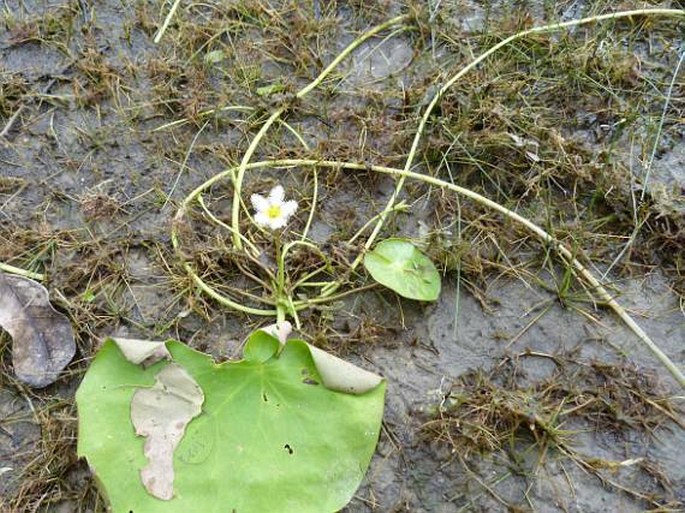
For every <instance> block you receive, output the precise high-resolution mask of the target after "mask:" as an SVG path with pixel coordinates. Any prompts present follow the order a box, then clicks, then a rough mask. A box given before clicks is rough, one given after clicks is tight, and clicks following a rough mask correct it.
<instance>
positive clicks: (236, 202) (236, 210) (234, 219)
mask: <svg viewBox="0 0 685 513" xmlns="http://www.w3.org/2000/svg"><path fill="white" fill-rule="evenodd" d="M408 18H409V16H408V15H402V16H397V17H395V18H393V19H391V20H389V21H386V22H385V23H382V24H380V25H378V26H376V27H374V28H372V29H371V30H369V31H367V32H365V33H364V34H362V35H361V36H360V37H358V38H357V39H355V40H354V41H352V43H350V44H349V45H348V46H347V47H346V48H345V49H344V50H343V51H342V52H340V53H339V54H338V56H337V57H336V58H335V59H333V62H331V63H330V64H329V65H328V66H326V68H325V69H324V70H323V71H322V72H321V73H320V74H319V76H318V77H316V78H315V79H314V80H313V81H312V82H311V83H310V84H309V85H307V86H305V87H303V88H302V89H301V90H300V91H298V93H297V94H296V95H295V97H296V98H297V99H302V98H304V97H305V96H306V95H307V94H309V92H311V91H312V90H313V89H315V88H316V87H318V86H319V84H321V83H322V82H323V81H324V80H325V79H326V77H327V76H328V75H329V74H330V73H331V72H332V71H333V70H334V69H335V68H336V67H337V66H338V65H339V64H340V63H341V62H342V61H343V60H345V59H346V58H347V57H348V56H349V55H350V54H351V53H352V52H353V51H354V50H355V49H356V48H357V47H359V46H360V45H361V44H362V43H364V41H366V40H367V39H369V38H371V37H373V36H374V35H376V34H377V33H379V32H382V31H383V30H385V29H386V28H388V27H390V26H392V25H395V24H397V23H400V22H402V21H404V20H405V19H408ZM285 110H286V107H285V106H282V107H279V108H278V109H277V110H276V111H275V112H274V113H273V114H271V116H269V119H267V121H266V123H264V125H263V126H262V128H260V130H259V132H257V135H255V138H254V139H253V140H252V142H251V143H250V146H249V147H248V148H247V151H246V152H245V154H244V155H243V158H242V160H241V161H240V167H239V168H238V175H237V177H236V179H235V182H234V184H233V210H232V216H231V226H233V230H234V233H233V244H234V246H235V247H236V249H242V243H241V241H240V237H238V235H237V234H239V233H240V226H239V223H240V192H241V189H242V183H243V177H244V175H245V169H246V166H247V165H248V163H249V162H250V159H251V158H252V155H253V154H254V152H255V150H256V149H257V146H258V145H259V143H260V142H261V140H262V139H263V138H264V135H265V134H266V132H267V131H268V130H269V128H270V127H271V125H273V123H274V121H276V120H277V119H278V118H280V117H281V115H282V114H283V113H284V112H285Z"/></svg>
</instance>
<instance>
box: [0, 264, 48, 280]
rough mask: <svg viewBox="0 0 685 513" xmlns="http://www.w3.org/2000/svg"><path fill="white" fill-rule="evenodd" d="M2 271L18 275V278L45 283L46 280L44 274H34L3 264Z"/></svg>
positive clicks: (1, 265) (0, 268) (0, 266)
mask: <svg viewBox="0 0 685 513" xmlns="http://www.w3.org/2000/svg"><path fill="white" fill-rule="evenodd" d="M0 271H4V272H6V273H10V274H16V275H17V276H23V277H24V278H31V279H32V280H38V281H43V280H44V279H45V275H44V274H40V273H34V272H33V271H27V270H26V269H22V268H21V267H14V266H13V265H9V264H3V263H2V262H0Z"/></svg>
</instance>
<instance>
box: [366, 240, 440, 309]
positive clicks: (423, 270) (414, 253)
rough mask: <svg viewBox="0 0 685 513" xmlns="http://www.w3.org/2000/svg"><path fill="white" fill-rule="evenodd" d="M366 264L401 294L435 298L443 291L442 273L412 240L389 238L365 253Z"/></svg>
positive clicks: (390, 287) (383, 282)
mask: <svg viewBox="0 0 685 513" xmlns="http://www.w3.org/2000/svg"><path fill="white" fill-rule="evenodd" d="M364 267H366V270H367V271H369V274H371V276H372V277H373V279H374V280H376V281H377V282H378V283H380V284H381V285H385V286H386V287H388V288H389V289H391V290H393V291H395V292H397V293H398V294H399V295H400V296H403V297H406V298H409V299H418V300H420V301H435V300H436V299H437V298H438V296H439V295H440V285H441V282H440V273H438V270H437V269H436V268H435V265H434V264H433V262H431V261H430V259H429V258H428V257H427V256H426V255H424V254H423V253H421V251H419V250H418V249H417V247H416V246H414V245H413V244H412V243H411V242H409V241H406V240H402V239H386V240H384V241H381V242H379V243H378V244H377V245H376V247H375V248H374V249H373V251H370V252H369V253H367V254H366V255H365V256H364Z"/></svg>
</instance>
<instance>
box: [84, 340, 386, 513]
mask: <svg viewBox="0 0 685 513" xmlns="http://www.w3.org/2000/svg"><path fill="white" fill-rule="evenodd" d="M277 347H278V342H277V341H276V340H275V339H273V338H272V337H270V336H269V335H266V334H264V333H261V332H257V333H255V334H254V335H253V336H252V337H250V340H249V341H248V344H247V346H246V359H245V360H242V361H239V362H225V363H222V364H220V365H217V364H216V363H215V362H214V361H213V360H212V359H211V358H210V357H209V356H207V355H205V354H202V353H199V352H196V351H193V350H192V349H189V348H188V347H187V346H185V345H183V344H181V343H178V342H173V341H171V342H167V348H168V349H169V352H170V353H171V356H172V358H173V362H172V363H169V362H166V361H165V362H159V363H157V364H155V365H153V366H151V367H149V368H147V369H143V368H142V367H141V366H139V365H134V364H132V363H130V362H129V361H127V360H126V358H125V357H124V356H123V355H122V353H121V352H120V351H119V349H118V348H117V347H116V345H115V344H114V343H113V342H112V341H107V342H105V344H104V345H103V347H102V349H101V350H100V351H99V352H98V354H97V356H96V357H95V359H94V361H93V363H92V365H91V367H90V368H89V370H88V372H87V373H86V376H85V378H84V380H83V382H82V383H81V386H80V387H79V389H78V391H77V394H76V402H77V406H78V415H79V437H78V454H79V455H80V456H82V457H86V458H87V459H88V463H89V465H90V467H91V469H92V470H93V471H94V473H95V476H96V478H97V481H98V483H99V485H100V488H101V490H102V492H103V495H104V496H106V497H107V498H108V501H109V505H110V507H111V511H112V513H129V512H131V511H133V512H134V513H187V512H189V511H190V512H194V511H198V512H199V511H202V512H233V511H235V512H239V513H264V512H271V511H273V512H276V511H277V512H279V513H333V512H335V511H338V510H340V509H341V508H343V507H344V506H345V504H347V502H349V500H350V499H351V498H352V496H353V494H354V492H355V490H356V489H357V487H358V486H359V484H360V482H361V480H362V477H363V475H364V473H365V472H366V469H367V467H368V464H369V462H370V460H371V456H372V455H373V452H374V450H375V446H376V442H377V440H378V434H379V431H380V425H381V419H382V415H383V399H384V395H385V383H384V382H383V383H381V384H380V385H379V386H377V387H376V388H374V389H372V390H371V391H369V392H367V393H365V394H362V395H351V394H346V393H341V392H334V391H331V390H329V389H327V388H326V387H324V386H323V384H322V380H321V377H320V375H319V374H318V372H317V369H316V366H315V365H314V362H313V360H312V356H311V352H310V349H309V347H308V346H307V345H306V344H305V343H304V342H303V341H301V340H290V341H288V343H287V344H286V345H285V346H284V347H283V348H282V350H281V351H280V352H277V351H275V350H276V349H277ZM248 357H249V359H248ZM171 365H179V366H182V368H183V369H184V370H185V371H186V372H187V373H188V375H189V376H190V377H192V379H193V380H194V381H195V382H196V383H197V385H198V386H199V387H200V389H201V390H202V392H203V394H204V402H203V404H202V408H201V412H200V414H199V415H198V416H197V417H195V418H193V419H192V420H191V421H190V423H189V424H188V425H187V428H186V430H185V433H184V434H183V437H182V439H181V440H180V443H179V444H178V446H177V447H176V449H175V450H174V452H173V471H174V480H173V494H172V498H171V499H170V500H162V499H158V498H156V497H154V496H153V495H151V494H150V493H148V492H147V491H146V489H145V487H144V486H143V484H142V482H141V476H140V471H141V469H142V468H143V467H145V466H146V464H147V460H146V458H145V455H144V451H143V446H144V444H145V439H144V438H142V437H138V436H136V434H135V431H134V428H133V425H132V423H131V400H132V397H133V395H134V393H135V392H136V390H141V389H146V388H148V387H151V386H152V385H153V384H154V383H155V380H156V379H157V376H158V375H159V374H160V371H161V370H162V369H166V368H167V367H168V366H171Z"/></svg>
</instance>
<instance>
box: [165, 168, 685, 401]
mask: <svg viewBox="0 0 685 513" xmlns="http://www.w3.org/2000/svg"><path fill="white" fill-rule="evenodd" d="M288 166H320V167H328V168H333V169H335V168H344V169H355V170H369V169H370V170H372V171H375V172H378V173H384V174H387V175H391V176H396V177H398V178H405V179H406V178H411V179H414V180H418V181H421V182H424V183H427V184H430V185H435V186H437V187H441V188H443V189H448V190H450V191H452V192H455V193H457V194H461V195H462V196H466V197H468V198H471V199H473V200H474V201H476V202H478V203H480V204H482V205H485V206H486V207H489V208H491V209H493V210H496V211H497V212H500V213H501V214H503V215H505V216H506V217H508V218H510V219H512V220H514V221H516V222H517V223H519V224H522V225H523V226H525V227H526V228H528V229H529V230H530V231H532V232H533V233H534V234H535V235H536V236H537V237H538V238H540V239H541V240H542V241H543V242H546V243H548V244H550V245H552V246H553V247H554V248H555V249H556V250H557V251H558V252H559V254H560V255H561V256H562V258H563V259H564V260H565V261H566V262H568V263H569V264H570V265H571V266H572V267H573V268H574V269H575V270H576V272H578V273H579V274H580V275H581V276H582V277H583V278H584V279H585V280H586V281H587V282H588V283H589V284H590V285H591V286H592V287H593V288H594V290H595V292H596V293H597V294H598V296H599V297H600V298H601V299H602V300H603V301H604V302H605V303H606V304H607V305H608V306H609V307H610V308H611V309H612V310H613V311H614V312H615V313H616V314H617V315H618V316H619V317H620V318H621V320H623V322H624V323H625V324H626V325H627V326H628V327H629V328H630V329H631V330H632V331H633V333H635V334H636V335H637V336H638V338H639V339H640V340H641V341H642V342H643V343H644V344H645V345H646V346H647V347H648V348H649V350H650V351H652V353H653V354H654V355H655V356H656V357H657V359H659V361H660V362H661V363H662V364H663V365H664V366H665V367H666V368H667V369H668V370H669V372H670V373H671V374H672V375H673V376H674V377H675V379H676V380H677V381H678V383H679V384H680V385H681V386H682V387H684V388H685V375H683V373H682V371H680V369H679V368H678V367H677V366H676V365H675V364H674V363H673V362H672V361H671V360H670V358H669V357H668V356H667V355H666V354H665V353H664V352H663V351H661V349H660V348H659V347H658V346H657V345H656V344H655V343H654V342H653V341H652V340H651V339H650V338H649V336H648V335H647V334H646V333H645V332H644V330H643V329H642V328H641V327H640V326H639V325H638V324H637V323H636V322H635V321H634V320H633V319H632V317H631V316H630V315H629V314H628V312H626V310H625V309H624V308H623V307H622V306H621V305H619V304H618V303H617V302H616V300H615V299H614V298H613V296H612V295H611V294H609V292H608V291H607V290H606V288H604V286H603V285H602V284H601V283H600V282H599V281H598V280H597V279H596V278H595V277H594V276H593V274H592V273H591V272H590V271H589V270H587V269H586V268H585V266H584V265H583V264H582V263H581V262H580V261H578V260H577V259H576V258H575V257H574V256H573V253H571V251H569V250H568V249H567V248H566V247H565V246H564V245H563V244H561V242H559V241H558V240H557V239H555V238H554V237H553V236H552V235H550V234H549V233H547V232H546V231H545V230H543V229H542V228H540V227H539V226H538V225H536V224H535V223H533V222H531V221H529V220H528V219H526V218H525V217H523V216H521V215H520V214H517V213H516V212H514V211H512V210H509V209H508V208H506V207H504V206H502V205H500V204H499V203H497V202H495V201H492V200H491V199H488V198H486V197H485V196H481V195H480V194H478V193H476V192H473V191H471V190H469V189H466V188H464V187H460V186H458V185H455V184H452V183H449V182H445V181H444V180H440V179H438V178H434V177H432V176H428V175H423V174H420V173H414V172H412V171H407V170H401V169H395V168H390V167H384V166H375V165H374V166H370V165H368V164H354V163H346V162H333V161H317V160H305V159H287V160H270V161H261V162H255V163H251V164H249V165H247V166H246V169H260V168H264V167H288ZM234 170H235V168H231V169H228V170H226V171H224V172H222V173H219V174H217V175H215V176H214V177H212V178H211V179H210V180H207V181H206V182H205V183H204V184H202V185H201V186H200V187H198V188H197V189H195V191H193V192H192V193H191V195H190V196H188V197H187V198H186V199H185V200H184V202H183V203H182V205H181V208H179V211H178V212H177V213H176V216H175V222H174V224H173V225H172V237H171V239H172V243H173V245H174V248H175V249H176V250H177V252H179V254H180V248H179V245H178V240H177V233H176V224H177V223H180V222H181V218H182V217H183V214H184V213H185V208H186V205H187V203H188V202H189V201H191V200H192V199H193V198H194V197H195V196H197V195H198V194H200V193H201V192H202V190H204V189H205V188H207V187H210V186H211V185H212V184H214V183H215V182H217V181H219V180H221V179H222V178H226V177H230V176H232V174H233V173H234ZM296 242H299V241H296ZM291 244H294V243H291ZM184 267H185V268H186V270H187V272H188V273H189V274H191V276H193V279H194V280H195V281H196V282H198V281H199V282H200V283H202V284H203V285H204V286H201V288H203V290H206V289H209V290H212V292H213V294H210V295H212V297H216V296H217V295H219V296H220V294H218V293H216V292H215V291H213V289H211V287H209V286H208V285H206V284H204V282H203V281H202V279H201V278H199V277H198V276H197V275H196V274H195V273H194V272H193V270H192V268H191V267H190V265H189V264H188V263H187V262H185V263H184ZM340 286H341V282H338V283H337V284H336V285H335V286H333V287H330V288H329V289H328V290H327V293H322V294H321V295H320V296H319V297H318V298H314V299H309V300H306V301H295V302H293V307H294V308H295V309H296V310H302V309H304V308H307V307H308V306H309V305H313V304H320V303H324V302H329V301H333V300H336V299H338V298H340V297H341V296H343V295H346V293H342V294H340V295H337V296H334V295H333V292H335V290H337V289H338V288H339V287H340ZM233 303H234V304H235V302H233ZM238 306H240V307H241V308H238V309H239V310H242V311H246V310H245V309H244V308H243V307H242V305H238ZM252 310H255V309H252ZM248 313H254V312H252V311H251V312H248ZM273 313H274V312H273V311H265V310H260V311H259V313H258V315H273Z"/></svg>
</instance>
